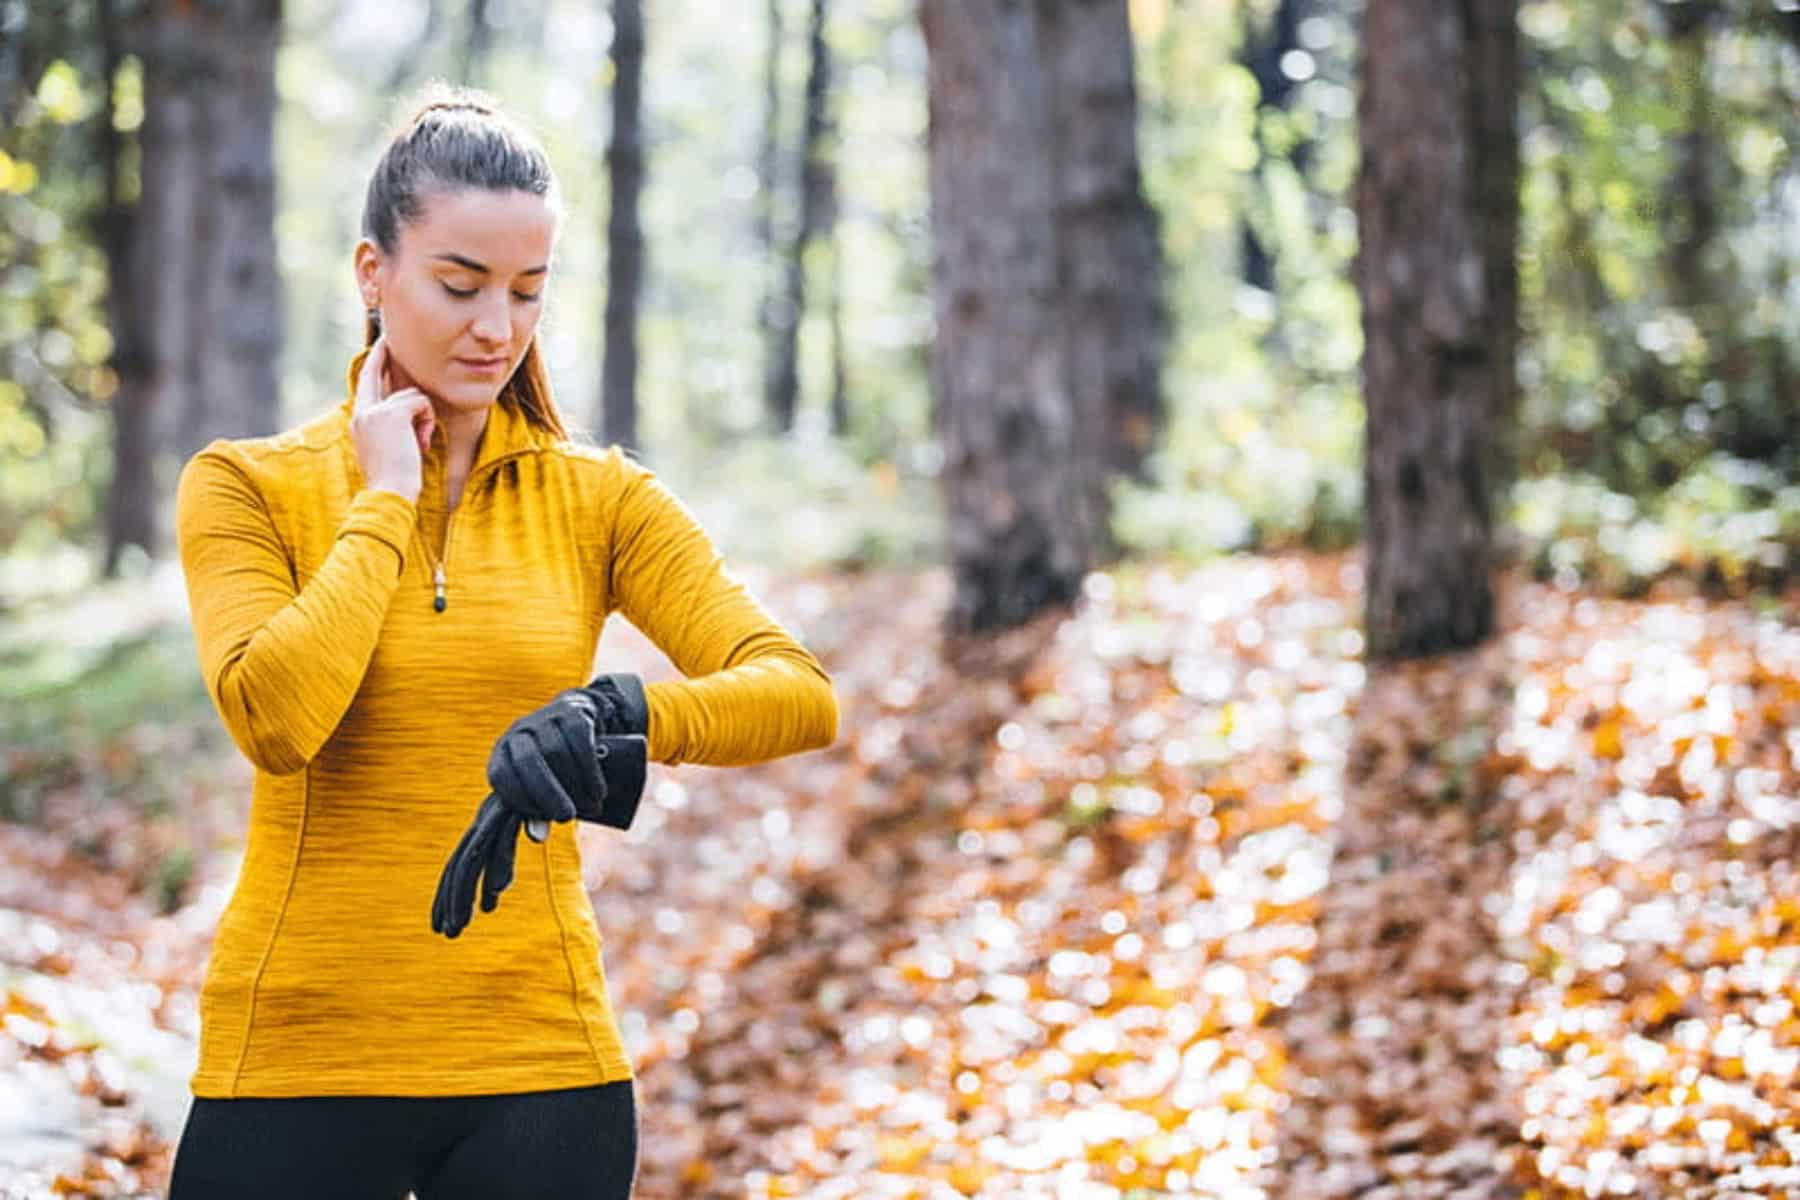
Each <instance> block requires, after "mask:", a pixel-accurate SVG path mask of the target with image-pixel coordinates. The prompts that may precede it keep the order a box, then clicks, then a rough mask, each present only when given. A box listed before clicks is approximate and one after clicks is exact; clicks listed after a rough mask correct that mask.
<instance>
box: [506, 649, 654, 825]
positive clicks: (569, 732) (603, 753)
mask: <svg viewBox="0 0 1800 1200" xmlns="http://www.w3.org/2000/svg"><path fill="white" fill-rule="evenodd" d="M583 717H586V718H588V719H589V720H591V725H590V724H586V723H584V722H583ZM649 727H650V706H649V703H648V701H647V700H646V699H645V696H644V681H643V679H642V678H641V677H640V676H637V675H633V674H629V673H619V674H611V675H598V676H596V677H595V678H594V679H593V680H592V681H590V682H589V683H588V685H587V686H586V687H579V688H570V689H568V690H567V691H565V692H561V693H559V694H558V695H557V696H556V698H555V699H553V700H551V701H550V703H549V704H547V705H545V706H544V707H543V708H540V709H538V710H537V711H536V712H533V713H528V714H527V715H525V716H523V717H521V718H519V720H517V721H515V722H513V724H512V726H511V728H509V729H508V730H507V731H506V733H505V734H503V735H502V736H501V738H500V740H499V741H497V742H496V743H494V751H493V753H492V754H491V755H490V756H489V758H488V784H489V786H491V787H492V788H493V789H494V793H495V794H496V795H498V796H499V797H500V798H501V800H503V801H504V802H506V804H507V806H508V807H509V808H511V809H512V810H513V811H515V812H517V813H519V814H520V815H521V816H522V817H524V818H525V820H526V822H527V824H526V826H525V830H526V834H527V835H528V836H529V837H530V838H531V840H532V841H534V842H541V841H543V840H544V839H545V838H546V837H548V836H549V828H548V825H547V822H549V821H567V820H571V819H574V818H577V817H579V818H580V819H581V820H584V821H591V822H594V823H595V824H599V825H611V826H612V827H614V828H615V829H629V828H630V827H631V821H632V818H633V817H634V816H635V815H636V814H637V806H638V801H639V799H640V798H642V796H643V791H644V775H645V772H646V769H647V764H646V759H647V756H648V749H649V748H648V745H647V744H646V741H645V739H647V737H648V734H649ZM589 729H591V730H592V733H591V735H590V734H589V732H588V731H589ZM590 736H591V740H592V742H593V743H594V745H593V750H592V751H591V752H590V751H589V750H588V749H587V744H588V741H589V740H590ZM596 761H597V762H598V763H599V764H600V770H599V771H597V772H596V771H593V770H590V769H589V768H590V767H591V766H592V765H593V764H594V763H595V762H596Z"/></svg>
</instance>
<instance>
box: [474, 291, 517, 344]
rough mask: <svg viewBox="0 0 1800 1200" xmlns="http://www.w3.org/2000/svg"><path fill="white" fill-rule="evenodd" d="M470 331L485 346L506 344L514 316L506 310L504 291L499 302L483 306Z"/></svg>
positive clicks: (477, 313)
mask: <svg viewBox="0 0 1800 1200" xmlns="http://www.w3.org/2000/svg"><path fill="white" fill-rule="evenodd" d="M469 332H470V333H472V334H474V336H475V339H476V340H477V341H479V342H480V343H481V344H482V345H484V346H493V347H499V346H503V345H505V344H506V339H507V336H508V335H509V334H510V333H511V332H512V317H511V314H509V313H508V312H507V311H506V294H505V293H504V292H502V293H501V295H500V299H499V301H498V302H497V303H488V304H484V305H482V306H481V308H480V310H479V311H477V312H476V314H475V319H474V321H473V322H471V323H470V325H469Z"/></svg>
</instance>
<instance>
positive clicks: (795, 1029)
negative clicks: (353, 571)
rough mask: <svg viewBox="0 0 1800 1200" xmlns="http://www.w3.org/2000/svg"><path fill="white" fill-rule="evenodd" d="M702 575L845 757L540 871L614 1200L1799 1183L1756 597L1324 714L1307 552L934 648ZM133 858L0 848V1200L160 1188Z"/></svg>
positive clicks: (657, 806) (1775, 625)
mask: <svg viewBox="0 0 1800 1200" xmlns="http://www.w3.org/2000/svg"><path fill="white" fill-rule="evenodd" d="M747 574H748V575H749V577H750V579H751V582H752V584H753V586H755V587H756V588H757V590H758V591H759V593H760V594H762V595H764V596H765V597H766V598H767V599H768V601H769V602H770V604H771V606H772V607H773V608H774V609H775V610H776V611H777V612H778V613H780V614H781V615H782V616H783V617H784V618H786V619H787V620H789V621H790V622H791V623H792V624H793V625H794V627H795V628H796V629H797V630H798V631H799V632H800V633H801V635H802V637H803V640H805V641H806V642H807V644H808V645H810V646H812V647H814V648H815V649H816V650H817V651H818V652H819V653H820V654H821V656H822V657H823V658H824V659H825V660H826V663H827V665H828V667H829V668H830V670H831V672H832V675H833V679H834V681H835V682H836V684H837V687H838V691H839V697H840V701H841V703H842V706H843V721H842V727H841V733H842V736H841V738H840V741H839V744H838V745H837V746H835V747H834V748H833V749H832V750H830V751H827V752H824V753H819V754H810V755H804V756H799V757H796V758H793V759H788V760H782V761H779V762H775V763H771V764H767V765H765V766H763V767H759V768H755V769H733V770H715V769H710V768H705V767H696V766H684V767H681V768H677V769H673V770H668V769H659V771H658V773H657V776H656V781H655V785H654V786H655V791H654V793H653V795H652V796H651V797H650V798H649V799H648V800H647V802H646V804H645V806H644V808H643V810H642V811H641V813H640V815H639V818H638V821H637V823H636V824H635V825H634V827H633V829H632V830H631V831H630V832H629V833H625V834H619V833H616V832H614V831H610V830H603V829H599V828H585V827H584V828H583V829H582V831H581V836H582V838H583V841H584V852H585V854H586V861H587V863H588V872H589V881H590V883H591V885H592V893H593V897H594V902H595V906H596V911H597V913H598V916H599V921H600V927H601V929H602V931H603V934H604V937H605V950H604V953H605V960H606V968H607V974H608V979H609V983H610V986H611V988H612V993H613V996H614V999H615V1001H616V1003H617V1004H618V1005H619V1007H620V1010H621V1021H622V1024H623V1026H624V1028H625V1031H626V1035H627V1038H628V1040H629V1042H630V1045H631V1049H632V1054H633V1059H634V1063H635V1064H636V1068H637V1073H638V1085H637V1086H638V1096H639V1101H640V1105H641V1122H642V1131H643V1140H642V1143H641V1147H640V1150H641V1158H640V1169H639V1184H638V1189H637V1193H638V1194H639V1195H642V1196H646V1197H663V1196H667V1197H676V1196H680V1197H726V1196H730V1197H745V1196H749V1197H762V1196H819V1197H836V1196H843V1197H850V1196H857V1197H864V1196H867V1197H932V1198H936V1197H944V1198H946V1200H948V1198H951V1197H957V1196H983V1197H1001V1196H1007V1197H1012V1196H1043V1197H1053V1196H1054V1197H1071V1198H1079V1197H1089V1196H1092V1197H1129V1196H1186V1195H1194V1196H1221V1197H1224V1196H1246V1197H1248V1196H1269V1197H1288V1196H1303V1197H1304V1196H1363V1197H1381V1196H1395V1197H1398V1196H1409V1197H1410V1196H1469V1197H1477V1196H1480V1197H1485V1196H1519V1197H1524V1196H1530V1195H1534V1194H1535V1195H1538V1196H1571V1197H1573V1196H1610V1195H1637V1196H1761V1195H1781V1194H1784V1193H1786V1192H1789V1191H1794V1192H1800V1135H1797V1134H1796V1133H1795V1132H1793V1130H1794V1127H1795V1126H1796V1125H1797V1124H1800V1121H1797V1119H1796V1118H1797V1115H1800V1096H1797V1095H1796V1090H1795V1088H1796V1085H1795V1078H1796V1076H1797V1075H1800V1070H1797V1069H1796V1068H1797V1067H1800V1015H1797V1014H1796V1005H1797V1004H1800V886H1797V881H1796V878H1795V868H1794V867H1793V865H1792V863H1793V859H1794V852H1795V849H1796V843H1797V841H1800V832H1797V829H1800V616H1797V612H1800V609H1797V607H1796V605H1795V604H1794V603H1792V602H1790V603H1788V604H1786V605H1785V606H1767V605H1765V606H1763V608H1762V609H1761V610H1758V609H1755V608H1752V607H1749V606H1746V605H1744V604H1741V603H1708V602H1704V601H1701V600H1698V599H1693V598H1690V597H1685V596H1682V595H1679V594H1677V593H1676V592H1674V591H1668V592H1664V593H1660V594H1654V595H1652V597H1650V598H1649V599H1643V600H1631V601H1624V600H1610V599H1599V598H1595V597H1592V596H1586V595H1582V594H1580V593H1574V592H1565V591H1560V590H1557V589H1556V588H1553V587H1550V586H1547V585H1541V584H1535V583H1529V582H1524V581H1521V580H1518V579H1508V580H1506V581H1505V582H1504V583H1503V586H1502V590H1501V619H1502V629H1501V632H1500V634H1499V636H1497V637H1496V638H1495V639H1494V640H1493V641H1492V642H1490V643H1489V644H1488V645H1486V646H1484V647H1482V648H1480V649H1478V650H1475V651H1473V652H1469V653H1465V654H1458V655H1452V656H1446V657H1444V658H1441V659H1438V660H1435V661H1432V662H1429V663H1423V664H1411V665H1406V666H1400V667H1390V668H1384V669H1382V670H1379V671H1369V670H1366V669H1365V664H1364V663H1363V660H1362V642H1361V638H1360V635H1359V634H1358V633H1357V631H1356V628H1357V623H1358V622H1357V617H1358V611H1359V604H1360V598H1359V592H1358V586H1359V579H1358V575H1357V570H1356V567H1355V560H1354V558H1353V557H1347V556H1330V557H1318V558H1314V557H1300V556H1293V557H1281V558H1249V559H1240V560H1230V561H1222V562H1218V563H1216V564H1214V565H1211V566H1208V567H1206V568H1203V569H1200V570H1188V569H1179V570H1178V569H1175V568H1167V567H1158V566H1154V565H1134V566H1131V567H1129V568H1126V569H1123V570H1121V571H1119V572H1115V573H1109V574H1106V575H1097V576H1095V577H1094V578H1093V579H1092V581H1091V583H1090V586H1089V588H1088V589H1087V593H1086V595H1085V597H1084V600H1083V603H1082V606H1081V608H1080V610H1079V611H1078V612H1077V613H1076V614H1075V615H1074V616H1073V617H1070V618H1067V619H1059V618H1057V617H1054V616H1046V617H1044V618H1042V619H1040V621H1039V622H1038V623H1037V624H1036V625H1034V626H1032V627H1031V628H1029V629H1025V630H1021V631H1018V632H1016V633H1014V634H1010V635H1008V636H1007V637H1005V638H1002V639H999V640H998V641H995V642H992V643H988V644H984V645H981V646H969V647H954V648H951V649H950V650H949V651H947V652H944V653H940V643H939V639H938V636H937V633H936V623H937V620H938V615H939V613H940V612H941V611H942V607H943V605H944V602H945V600H946V596H947V588H948V582H947V579H946V578H945V577H944V576H943V575H942V574H941V573H929V574H925V575H922V576H921V575H913V574H897V573H885V572H883V573H870V574H865V575H860V576H855V577H830V578H827V577H815V578H810V579H789V580H786V581H781V582H777V581H775V580H771V579H768V578H766V577H764V576H761V575H758V574H756V573H754V572H749V573H747ZM602 662H603V663H605V664H607V669H639V670H642V671H644V672H645V674H646V675H647V676H648V677H651V678H657V677H664V676H666V675H667V674H668V673H669V668H668V667H667V664H666V663H663V662H662V661H661V660H660V656H659V655H657V654H656V652H655V651H654V650H653V649H652V648H650V647H649V646H648V645H647V643H645V642H644V641H643V640H642V639H641V638H640V637H638V636H637V635H636V633H635V631H632V630H630V629H629V628H628V627H623V626H621V627H615V628H612V629H610V630H609V632H608V634H607V636H606V640H605V642H604V644H603V647H602ZM97 761H100V762H104V761H105V752H104V748H102V750H101V751H100V757H99V759H98V760H97ZM242 771H243V768H242V764H241V763H236V762H229V763H227V764H226V765H225V766H224V767H222V768H221V770H220V772H219V776H218V782H217V784H216V790H215V791H214V792H213V793H212V794H211V795H208V796H204V797H202V796H196V797H195V802H196V803H195V808H194V811H195V812H196V813H197V814H212V815H205V816H203V817H199V818H197V821H198V824H197V825H196V829H198V830H199V831H200V832H198V833H195V834H193V837H194V838H195V840H196V843H197V844H200V845H202V846H206V845H210V844H211V839H212V838H213V836H214V835H213V832H212V830H213V829H214V827H215V826H216V823H217V819H216V813H217V811H218V798H219V797H224V798H225V799H226V800H227V801H229V800H230V798H231V797H232V796H234V795H238V794H242V793H241V792H239V791H237V790H236V789H241V788H243V787H244V786H245V782H246V777H245V776H244V775H243V774H242ZM226 811H228V812H232V811H236V812H238V814H239V817H240V819H241V808H240V809H232V808H231V807H230V805H229V804H227V806H226ZM134 828H135V827H134V826H132V825H131V824H130V823H129V822H128V821H121V822H119V823H118V824H117V826H116V828H114V829H113V832H114V834H115V835H116V837H117V838H118V839H120V840H121V844H124V845H127V846H129V847H131V848H130V849H128V850H121V851H119V852H118V853H117V854H115V855H114V856H113V857H112V859H111V860H109V865H108V866H107V867H106V868H104V869H103V868H102V867H99V866H96V865H93V864H91V863H89V862H87V861H86V858H84V857H83V856H81V855H76V854H73V853H71V852H69V851H67V850H66V849H64V848H63V841H64V840H66V839H61V840H59V839H58V838H57V837H56V836H54V835H53V834H50V835H46V834H41V833H35V832H33V831H27V830H22V829H19V828H16V827H0V972H3V974H0V979H4V980H5V981H6V982H5V984H4V988H5V990H4V996H5V1009H4V1011H5V1015H4V1018H3V1019H0V1078H7V1079H10V1080H11V1082H9V1083H8V1084H6V1085H5V1087H6V1088H7V1090H6V1091H0V1164H6V1163H8V1162H9V1161H10V1162H11V1163H12V1164H13V1166H11V1167H8V1166H5V1165H0V1178H3V1177H4V1172H6V1171H8V1170H11V1171H13V1173H14V1175H15V1178H16V1182H15V1185H14V1189H15V1190H14V1191H13V1192H9V1193H6V1194H8V1195H12V1194H17V1195H39V1194H53V1189H54V1188H55V1187H56V1186H57V1185H56V1184H55V1182H54V1181H55V1180H56V1179H57V1178H58V1177H59V1175H60V1178H61V1180H62V1182H61V1184H60V1190H61V1191H62V1192H63V1193H64V1194H89V1195H96V1196H99V1195H131V1194H156V1190H157V1189H158V1188H160V1187H161V1186H163V1184H164V1183H165V1181H166V1172H167V1166H168V1162H169V1159H170V1155H171V1153H172V1148H171V1147H169V1146H168V1144H167V1132H166V1131H167V1130H168V1129H169V1126H170V1123H171V1121H174V1122H177V1123H178V1121H179V1119H180V1115H181V1113H180V1106H181V1096H180V1095H179V1093H178V1092H176V1093H173V1094H172V1093H171V1091H170V1088H169V1080H170V1079H171V1078H174V1080H175V1082H176V1083H177V1084H183V1083H184V1082H185V1079H184V1077H183V1076H182V1075H181V1074H180V1072H179V1071H178V1072H175V1073H173V1074H172V1073H171V1071H170V1069H169V1068H168V1066H167V1064H168V1063H169V1062H170V1060H171V1056H170V1054H169V1051H168V1046H169V1045H170V1044H171V1043H172V1044H174V1045H176V1046H182V1045H189V1046H191V1038H192V1035H193V989H194V988H195V987H196V986H197V984H198V981H199V978H200V971H201V970H202V968H203V965H204V961H205V953H206V943H207V939H208V938H209V937H210V934H211V928H212V923H213V922H214V921H215V920H216V917H217V912H218V908H219V906H220V905H221V904H222V903H223V899H224V895H225V894H226V890H227V889H228V887H229V883H230V879H231V875H232V873H233V872H234V871H235V869H236V859H235V854H234V853H233V851H232V849H231V846H230V843H229V842H227V843H226V844H225V846H224V847H223V848H222V849H220V850H219V851H218V852H216V853H211V854H205V853H203V854H202V855H201V857H200V859H199V862H200V865H199V867H198V868H197V871H196V878H195V880H194V882H193V885H192V887H191V889H190V890H189V893H188V895H189V896H190V898H191V902H190V903H188V904H187V905H186V906H184V907H182V908H180V909H179V910H177V911H176V912H175V913H174V914H173V915H170V916H161V915H157V914H155V913H154V912H153V911H152V910H151V908H150V907H149V906H148V905H146V904H145V903H144V901H143V900H141V899H139V898H138V897H137V895H136V894H135V893H134V892H133V891H132V889H131V888H130V887H129V886H127V885H126V884H125V883H122V882H121V881H122V880H137V881H142V880H143V879H144V878H145V876H146V874H147V873H146V872H145V871H143V870H141V869H134V867H133V864H135V863H137V862H139V861H140V859H142V858H145V857H146V856H148V855H149V854H150V850H149V849H145V848H143V847H141V846H139V845H138V843H135V842H131V841H130V840H129V839H130V838H131V836H132V833H133V830H134ZM89 840H90V841H91V838H90V839H89ZM503 902H504V901H503ZM84 1006H85V1007H84ZM165 1039H168V1040H165ZM183 1039H187V1040H185V1041H184V1040H183ZM189 1053H190V1054H191V1050H190V1051H189ZM176 1058H177V1060H179V1056H176ZM153 1062H160V1063H162V1064H163V1065H162V1067H161V1069H152V1067H151V1066H150V1065H148V1064H151V1063H153ZM178 1065H179V1067H180V1068H181V1069H182V1070H185V1068H186V1065H187V1064H186V1062H185V1061H179V1062H178ZM27 1078H29V1080H30V1082H29V1084H27V1083H22V1082H20V1081H21V1080H26V1079H27ZM46 1097H49V1098H52V1099H45V1098H46ZM9 1101H11V1102H12V1103H14V1104H15V1106H23V1109H24V1111H25V1112H26V1113H27V1115H28V1116H29V1115H35V1117H36V1124H35V1126H34V1125H33V1124H32V1121H30V1120H22V1119H18V1116H17V1113H15V1115H14V1119H11V1120H9V1119H7V1113H8V1109H7V1108H6V1107H4V1105H5V1104H6V1103H8V1102H9ZM59 1122H60V1124H58V1123H59ZM177 1127H178V1126H177ZM58 1129H60V1130H61V1131H62V1133H63V1134H64V1135H65V1136H64V1137H57V1136H54V1135H55V1134H56V1132H57V1130H58ZM34 1130H35V1132H34Z"/></svg>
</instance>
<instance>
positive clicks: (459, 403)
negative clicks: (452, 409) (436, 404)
mask: <svg viewBox="0 0 1800 1200" xmlns="http://www.w3.org/2000/svg"><path fill="white" fill-rule="evenodd" d="M505 386H506V384H505V381H503V380H500V381H489V380H485V379H458V380H456V381H455V382H453V383H446V384H445V385H444V387H443V390H442V391H440V392H439V393H438V395H439V396H441V397H442V398H443V399H445V400H447V401H449V402H450V403H451V404H454V405H455V406H456V407H458V408H486V407H487V406H488V405H490V404H492V403H493V402H494V401H496V400H498V399H499V398H500V393H501V391H502V390H503V389H504V388H505Z"/></svg>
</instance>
